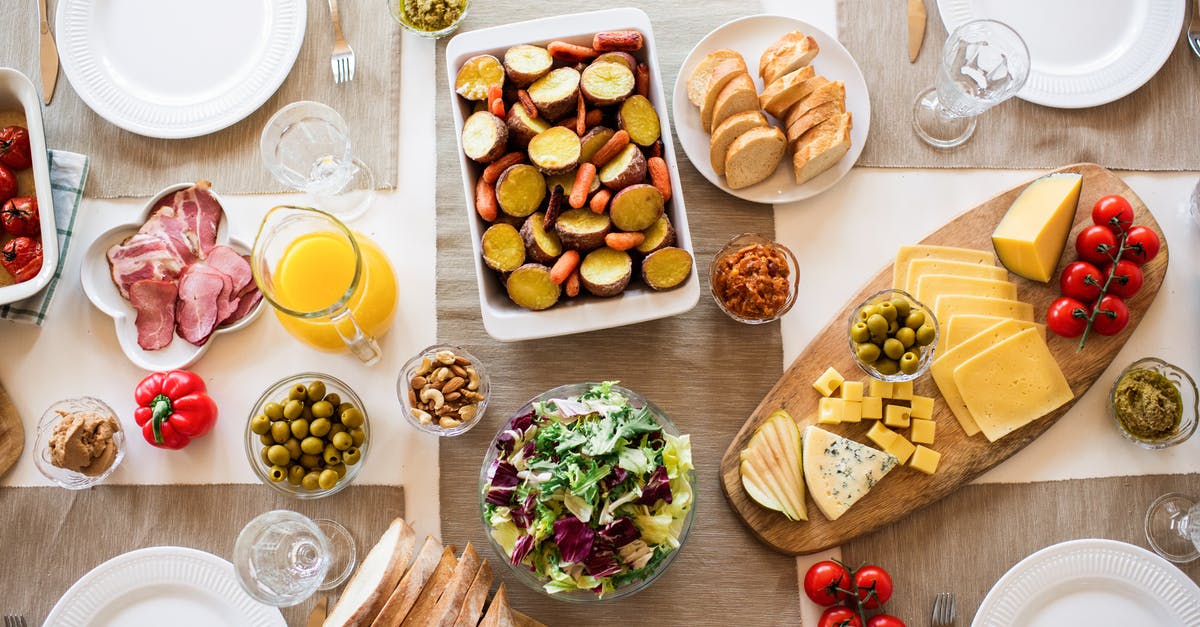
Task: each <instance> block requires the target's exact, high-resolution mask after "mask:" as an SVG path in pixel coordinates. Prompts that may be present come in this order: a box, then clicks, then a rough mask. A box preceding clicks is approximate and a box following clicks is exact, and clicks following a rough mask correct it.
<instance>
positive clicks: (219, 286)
mask: <svg viewBox="0 0 1200 627" xmlns="http://www.w3.org/2000/svg"><path fill="white" fill-rule="evenodd" d="M232 286H233V280H232V279H230V278H229V275H227V274H225V273H223V272H221V271H219V270H214V269H213V268H210V267H208V266H206V265H204V264H200V263H194V264H192V265H190V266H188V267H187V269H186V270H184V272H183V275H181V276H180V277H179V298H178V300H177V301H176V302H175V330H176V331H177V332H178V333H179V336H180V337H182V338H183V339H185V340H187V341H188V342H191V343H192V344H195V345H196V346H203V345H204V343H205V342H207V341H208V337H209V336H210V335H212V332H213V330H214V329H216V328H217V324H218V323H220V321H221V318H220V317H219V308H220V305H219V303H220V302H221V300H222V295H224V300H226V301H228V299H229V295H230V290H231V289H232ZM226 306H228V304H226ZM234 309H236V307H234Z"/></svg>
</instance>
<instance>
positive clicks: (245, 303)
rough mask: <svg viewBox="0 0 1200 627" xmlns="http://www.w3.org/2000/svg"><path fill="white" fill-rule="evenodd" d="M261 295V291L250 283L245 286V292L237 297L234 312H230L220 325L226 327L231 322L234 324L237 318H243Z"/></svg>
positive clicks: (260, 299)
mask: <svg viewBox="0 0 1200 627" xmlns="http://www.w3.org/2000/svg"><path fill="white" fill-rule="evenodd" d="M262 297H263V295H262V292H260V291H258V287H257V286H255V285H254V284H253V283H251V284H250V285H249V286H248V287H247V288H246V292H245V293H244V294H242V295H241V296H239V297H238V305H237V309H235V310H234V312H233V313H232V314H230V315H229V317H228V318H226V319H225V321H224V322H222V323H221V326H223V327H227V326H229V325H231V324H234V323H235V322H237V321H238V320H241V319H242V318H245V317H246V314H248V313H250V311H251V310H252V309H254V306H255V305H257V304H258V303H259V302H261V301H262Z"/></svg>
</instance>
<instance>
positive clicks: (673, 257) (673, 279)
mask: <svg viewBox="0 0 1200 627" xmlns="http://www.w3.org/2000/svg"><path fill="white" fill-rule="evenodd" d="M691 275H692V254H691V253H689V252H688V251H686V250H684V249H682V248H675V247H674V246H668V247H666V248H662V249H660V250H657V251H655V252H653V253H651V254H650V255H648V256H647V257H646V258H645V259H643V260H642V281H645V283H646V285H649V286H650V289H652V290H669V289H671V288H675V287H679V286H680V285H683V282H684V281H686V280H687V279H688V277H689V276H691Z"/></svg>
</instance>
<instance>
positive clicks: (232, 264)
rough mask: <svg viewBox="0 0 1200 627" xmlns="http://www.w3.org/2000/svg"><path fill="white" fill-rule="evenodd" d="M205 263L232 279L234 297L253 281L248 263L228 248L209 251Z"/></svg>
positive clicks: (218, 247) (216, 247)
mask: <svg viewBox="0 0 1200 627" xmlns="http://www.w3.org/2000/svg"><path fill="white" fill-rule="evenodd" d="M206 263H208V265H210V266H212V267H213V268H216V269H217V270H220V271H221V272H224V273H225V274H228V275H229V276H230V278H232V279H233V293H234V294H236V295H240V294H241V293H242V291H243V290H245V289H246V286H247V285H250V284H251V282H253V281H254V275H253V274H252V273H251V272H250V262H248V261H246V258H245V257H243V256H241V255H239V254H238V252H237V251H236V250H234V249H232V248H230V247H228V246H225V245H218V246H213V247H212V248H211V249H209V251H208V259H207V260H206Z"/></svg>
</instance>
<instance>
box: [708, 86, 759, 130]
mask: <svg viewBox="0 0 1200 627" xmlns="http://www.w3.org/2000/svg"><path fill="white" fill-rule="evenodd" d="M743 111H758V91H756V90H755V89H754V80H753V79H751V78H750V74H748V73H746V72H742V73H741V74H738V75H737V77H735V78H734V79H733V80H732V81H729V84H728V85H726V86H725V89H722V90H721V94H720V95H718V96H717V104H716V106H715V107H714V108H713V117H712V123H711V124H710V125H709V126H708V127H707V128H705V129H704V130H706V131H708V132H709V133H711V132H712V131H713V129H714V128H716V127H718V126H720V125H721V123H722V122H724V121H725V120H727V119H729V118H730V116H733V115H736V114H738V113H741V112H743Z"/></svg>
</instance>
